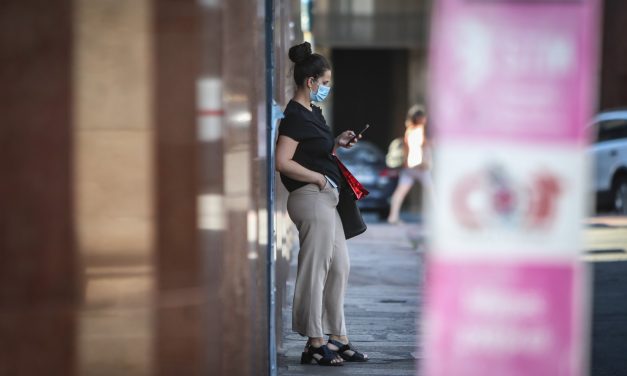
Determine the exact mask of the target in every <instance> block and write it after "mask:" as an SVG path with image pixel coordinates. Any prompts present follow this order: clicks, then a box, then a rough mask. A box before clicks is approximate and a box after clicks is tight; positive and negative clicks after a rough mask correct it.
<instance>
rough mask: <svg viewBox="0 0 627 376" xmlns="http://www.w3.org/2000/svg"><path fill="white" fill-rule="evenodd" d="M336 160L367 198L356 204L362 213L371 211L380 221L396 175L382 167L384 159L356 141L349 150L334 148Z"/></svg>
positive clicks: (372, 147)
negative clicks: (338, 159) (364, 191)
mask: <svg viewBox="0 0 627 376" xmlns="http://www.w3.org/2000/svg"><path fill="white" fill-rule="evenodd" d="M337 156H338V157H339V158H340V160H341V161H342V163H344V165H346V168H348V170H349V171H350V172H351V173H352V174H353V175H354V176H355V178H357V180H359V182H360V183H361V184H363V186H364V187H365V188H366V189H367V190H368V191H370V194H369V195H368V196H366V197H364V198H362V199H361V200H359V201H358V202H357V205H358V206H359V208H360V209H361V210H362V211H374V212H376V213H377V214H378V215H379V217H380V218H381V219H384V218H387V215H388V213H389V211H390V198H391V197H392V193H394V189H395V188H396V184H397V183H398V173H399V171H398V170H396V169H389V168H387V166H386V164H385V155H384V154H383V153H382V152H381V150H379V148H377V146H375V145H374V144H373V143H371V142H368V141H360V142H359V143H357V144H356V145H355V146H354V147H352V148H351V149H344V148H338V150H337Z"/></svg>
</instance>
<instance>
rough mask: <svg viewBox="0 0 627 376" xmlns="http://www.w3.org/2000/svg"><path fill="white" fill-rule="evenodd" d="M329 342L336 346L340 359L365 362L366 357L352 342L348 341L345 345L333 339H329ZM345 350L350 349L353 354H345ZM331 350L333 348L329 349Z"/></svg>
mask: <svg viewBox="0 0 627 376" xmlns="http://www.w3.org/2000/svg"><path fill="white" fill-rule="evenodd" d="M329 343H330V344H332V345H333V346H335V347H337V348H338V350H337V353H338V354H340V356H341V357H342V359H344V360H346V361H347V362H367V361H368V357H366V356H365V355H364V354H362V353H360V352H359V351H357V350H356V349H355V348H354V347H353V344H352V343H350V342H349V343H348V344H346V345H345V344H343V343H342V342H340V341H336V340H334V339H330V340H329ZM347 350H350V351H352V352H353V355H350V356H349V355H348V354H346V351H347ZM331 351H333V350H331Z"/></svg>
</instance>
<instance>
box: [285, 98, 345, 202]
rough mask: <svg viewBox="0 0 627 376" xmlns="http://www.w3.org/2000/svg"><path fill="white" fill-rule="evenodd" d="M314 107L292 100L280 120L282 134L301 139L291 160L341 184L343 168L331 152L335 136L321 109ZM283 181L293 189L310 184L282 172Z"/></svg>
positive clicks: (289, 189) (288, 187)
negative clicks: (341, 169)
mask: <svg viewBox="0 0 627 376" xmlns="http://www.w3.org/2000/svg"><path fill="white" fill-rule="evenodd" d="M311 107H312V109H313V111H309V110H308V109H307V108H305V107H304V106H303V105H301V104H300V103H298V102H296V101H293V100H291V101H290V102H289V103H288V104H287V107H286V108H285V111H284V112H285V117H284V118H283V119H282V120H281V123H280V124H279V136H287V137H289V138H291V139H293V140H294V141H298V146H297V147H296V151H295V152H294V157H293V158H292V160H294V161H295V162H297V163H298V164H300V165H302V166H303V167H306V168H308V169H310V170H312V171H316V172H319V173H321V174H323V175H326V176H328V177H329V178H331V179H333V181H334V182H336V183H337V184H340V183H341V175H340V169H339V168H338V166H337V162H336V161H335V159H334V158H333V155H332V153H333V146H334V145H335V138H334V137H333V135H332V134H331V129H329V126H328V125H327V122H326V120H324V116H322V110H320V108H319V107H316V106H314V105H312V106H311ZM281 181H282V182H283V185H285V188H287V190H288V191H290V192H292V191H294V190H295V189H298V188H300V187H302V186H305V185H307V184H309V183H306V182H302V181H298V180H294V179H292V178H289V177H287V176H285V175H283V174H281Z"/></svg>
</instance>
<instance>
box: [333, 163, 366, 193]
mask: <svg viewBox="0 0 627 376" xmlns="http://www.w3.org/2000/svg"><path fill="white" fill-rule="evenodd" d="M333 157H334V158H335V161H336V162H337V165H338V166H339V167H340V171H341V172H342V176H344V179H345V180H346V183H348V186H349V187H350V189H351V190H352V191H353V194H354V195H355V200H360V199H362V198H364V197H366V196H367V195H368V194H369V193H370V192H368V190H367V189H366V188H364V186H363V185H361V183H360V182H359V181H358V180H357V179H355V177H354V176H353V174H351V172H350V171H348V169H347V168H346V166H344V163H342V161H340V159H339V158H338V157H337V155H335V154H333Z"/></svg>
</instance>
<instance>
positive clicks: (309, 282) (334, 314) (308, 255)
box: [276, 42, 368, 366]
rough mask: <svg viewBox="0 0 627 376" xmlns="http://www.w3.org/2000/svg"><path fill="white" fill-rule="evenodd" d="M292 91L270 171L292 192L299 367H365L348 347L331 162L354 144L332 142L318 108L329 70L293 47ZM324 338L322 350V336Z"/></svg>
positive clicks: (344, 265)
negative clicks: (300, 343)
mask: <svg viewBox="0 0 627 376" xmlns="http://www.w3.org/2000/svg"><path fill="white" fill-rule="evenodd" d="M289 58H290V60H292V61H293V62H294V82H295V83H296V91H295V93H294V97H293V98H292V99H291V100H290V102H289V103H288V104H287V107H286V109H285V117H284V118H283V119H282V120H281V123H280V125H279V137H278V141H277V148H276V169H277V171H278V172H280V175H281V181H282V182H283V185H284V186H285V188H287V190H288V191H289V192H290V193H289V196H288V200H287V210H288V214H289V216H290V219H291V220H292V221H293V222H294V223H295V224H296V227H297V228H298V235H299V242H300V250H299V252H298V271H297V275H296V285H295V289H294V304H293V308H292V309H293V310H292V329H293V330H294V331H295V332H297V333H299V334H300V335H302V336H307V337H309V339H308V341H307V344H306V345H305V349H304V351H303V353H302V356H301V363H303V364H309V363H311V362H312V360H315V361H316V363H318V364H319V365H328V366H338V365H342V363H343V362H344V361H345V360H346V361H362V362H363V361H367V360H368V357H367V355H365V354H362V353H360V352H359V351H357V350H356V349H355V348H354V347H353V346H352V344H351V343H350V342H349V340H348V336H347V332H346V322H345V318H344V295H345V292H346V286H347V284H348V274H349V269H350V262H349V258H348V249H347V247H346V239H345V236H344V230H343V227H342V222H341V220H340V217H339V214H338V212H337V210H336V206H337V204H338V201H339V192H338V188H339V185H340V184H344V183H343V177H342V175H341V173H340V170H339V168H338V165H337V163H336V161H335V159H334V158H333V154H334V152H335V149H336V148H338V147H340V146H341V147H345V148H350V147H352V146H353V145H354V144H355V143H356V142H357V139H358V138H359V137H357V138H356V139H353V138H354V137H355V133H354V132H353V131H345V132H343V133H342V134H340V135H339V136H337V137H335V138H334V137H333V135H332V134H331V130H330V129H329V126H328V125H327V123H326V120H325V119H324V117H323V116H322V111H321V109H320V108H319V107H317V106H315V105H313V104H312V101H313V102H321V101H323V100H324V99H325V98H326V96H327V95H328V93H329V91H330V90H331V88H330V86H329V83H330V81H331V66H330V64H329V62H328V61H327V59H326V58H325V57H324V56H322V55H320V54H316V53H312V50H311V45H310V44H309V43H307V42H305V43H303V44H300V45H297V46H293V47H292V48H290V51H289ZM325 335H328V336H329V340H328V342H327V343H325V341H324V336H325Z"/></svg>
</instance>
